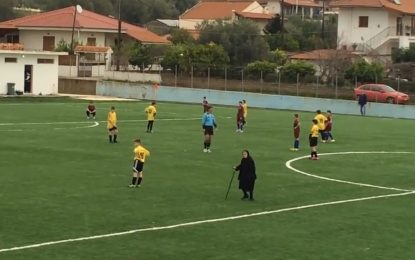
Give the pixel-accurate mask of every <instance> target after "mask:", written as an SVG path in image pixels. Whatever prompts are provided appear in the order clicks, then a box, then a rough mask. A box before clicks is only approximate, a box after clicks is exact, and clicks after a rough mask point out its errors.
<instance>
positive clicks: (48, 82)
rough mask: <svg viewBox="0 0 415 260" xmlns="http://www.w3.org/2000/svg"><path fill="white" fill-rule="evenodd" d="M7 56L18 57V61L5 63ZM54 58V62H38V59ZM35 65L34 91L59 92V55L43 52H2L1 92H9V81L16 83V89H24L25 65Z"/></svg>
mask: <svg viewBox="0 0 415 260" xmlns="http://www.w3.org/2000/svg"><path fill="white" fill-rule="evenodd" d="M6 57H8V58H9V57H10V58H17V63H5V62H4V59H5V58H6ZM38 58H43V59H54V64H38V63H37V59H38ZM25 65H33V74H32V79H33V82H32V93H33V94H36V95H37V94H39V93H42V94H43V95H47V94H56V93H58V56H57V55H56V56H52V55H41V54H36V55H32V54H17V53H16V54H12V53H7V54H5V53H0V94H2V95H4V94H7V83H8V82H10V83H15V84H16V85H15V90H19V91H24V67H25Z"/></svg>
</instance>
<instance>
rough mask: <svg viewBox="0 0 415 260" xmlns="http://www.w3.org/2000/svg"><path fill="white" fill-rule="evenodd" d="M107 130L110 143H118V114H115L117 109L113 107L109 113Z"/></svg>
mask: <svg viewBox="0 0 415 260" xmlns="http://www.w3.org/2000/svg"><path fill="white" fill-rule="evenodd" d="M107 129H108V136H109V140H110V143H118V142H117V135H118V127H117V113H116V112H115V107H111V110H110V112H108V116H107Z"/></svg>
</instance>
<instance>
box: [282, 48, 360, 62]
mask: <svg viewBox="0 0 415 260" xmlns="http://www.w3.org/2000/svg"><path fill="white" fill-rule="evenodd" d="M352 56H355V54H353V53H352V52H350V51H347V50H333V49H321V50H314V51H310V52H303V53H297V54H294V55H291V56H290V59H293V60H330V59H334V58H337V59H345V58H350V57H352Z"/></svg>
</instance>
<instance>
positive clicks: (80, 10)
mask: <svg viewBox="0 0 415 260" xmlns="http://www.w3.org/2000/svg"><path fill="white" fill-rule="evenodd" d="M76 11H77V12H78V13H80V14H82V11H83V9H82V6H80V5H76Z"/></svg>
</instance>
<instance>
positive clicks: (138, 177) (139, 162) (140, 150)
mask: <svg viewBox="0 0 415 260" xmlns="http://www.w3.org/2000/svg"><path fill="white" fill-rule="evenodd" d="M148 156H150V152H149V151H148V150H147V149H146V148H144V147H143V146H142V145H141V140H140V139H135V140H134V164H133V179H132V180H131V184H130V185H129V186H128V187H130V188H136V187H140V184H141V182H142V181H143V168H144V162H145V161H146V158H147V157H148Z"/></svg>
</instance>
